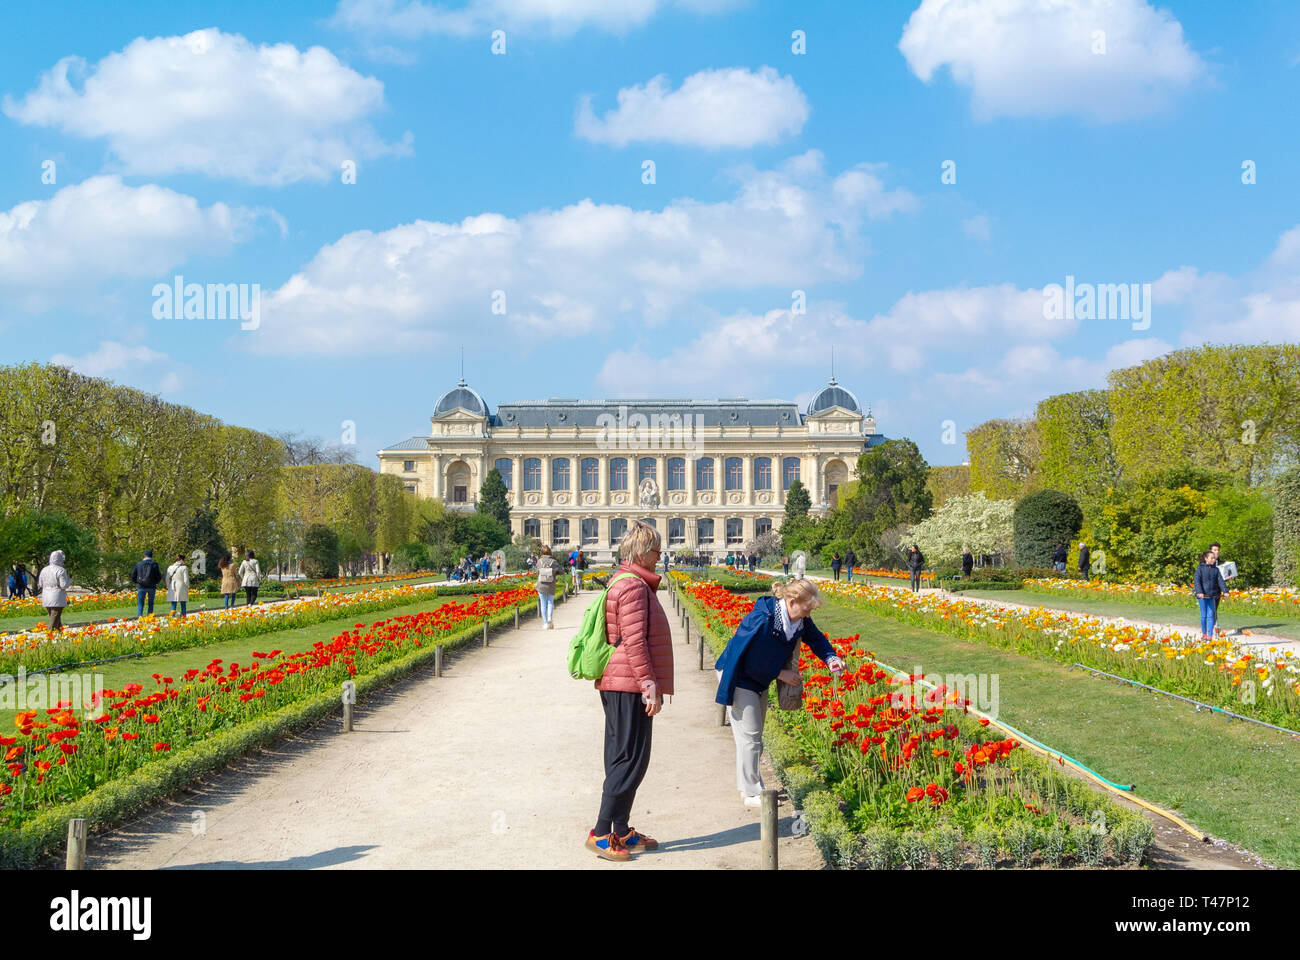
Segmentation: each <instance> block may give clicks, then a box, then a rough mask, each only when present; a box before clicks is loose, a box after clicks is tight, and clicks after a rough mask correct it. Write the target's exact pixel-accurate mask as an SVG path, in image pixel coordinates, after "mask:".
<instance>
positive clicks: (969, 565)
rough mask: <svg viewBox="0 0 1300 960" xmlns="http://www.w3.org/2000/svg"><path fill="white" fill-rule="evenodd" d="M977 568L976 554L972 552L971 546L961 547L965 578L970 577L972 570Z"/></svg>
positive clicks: (963, 575)
mask: <svg viewBox="0 0 1300 960" xmlns="http://www.w3.org/2000/svg"><path fill="white" fill-rule="evenodd" d="M974 569H975V555H974V554H972V553H971V552H970V547H962V548H961V575H962V578H963V579H966V580H969V579H970V572H971V571H972V570H974Z"/></svg>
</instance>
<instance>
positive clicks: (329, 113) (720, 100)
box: [0, 0, 1300, 465]
mask: <svg viewBox="0 0 1300 960" xmlns="http://www.w3.org/2000/svg"><path fill="white" fill-rule="evenodd" d="M3 16H4V20H5V30H4V39H3V40H0V44H2V46H0V51H2V52H3V56H0V97H3V101H2V104H0V106H2V108H3V109H2V112H0V303H3V309H0V343H3V347H2V348H0V361H2V362H5V363H13V362H24V361H29V360H35V361H49V360H51V359H57V360H58V361H59V362H64V363H69V364H71V365H73V366H75V367H77V368H78V369H81V370H83V371H84V372H87V373H92V374H95V375H99V376H105V377H108V378H110V379H112V380H115V381H117V382H120V383H124V384H128V385H131V386H134V387H138V388H141V389H145V390H149V391H153V392H159V393H160V394H161V395H162V396H164V397H165V398H166V399H168V400H173V401H176V402H180V403H185V404H189V405H191V406H194V407H196V408H198V409H200V410H203V411H205V412H208V413H212V414H214V415H216V416H218V417H221V418H222V419H224V420H226V421H228V422H232V423H238V424H242V425H246V426H250V427H255V428H258V429H263V430H280V429H289V430H301V431H304V432H307V433H312V434H317V435H320V436H323V437H325V438H326V439H327V440H335V441H336V440H338V439H340V434H341V430H342V424H343V422H344V421H352V422H353V423H355V425H356V443H357V459H358V461H359V462H361V463H365V464H370V465H374V464H375V462H376V461H375V458H374V456H373V453H374V451H375V450H376V449H377V448H379V447H381V446H384V445H386V444H388V443H392V442H395V441H398V440H402V439H405V438H406V437H408V436H411V435H414V434H418V433H423V432H427V428H428V416H429V414H430V412H431V411H432V408H433V405H434V403H435V402H436V400H437V398H438V396H439V395H440V394H441V392H442V391H443V390H445V389H447V388H448V387H449V386H451V385H452V384H453V383H454V382H455V380H456V378H457V376H458V374H459V362H460V361H459V357H460V349H461V347H462V346H463V347H464V351H465V374H466V378H467V379H468V380H469V382H470V383H471V385H473V386H474V387H476V388H477V389H478V390H479V391H480V392H481V393H482V394H483V395H484V397H485V398H486V399H487V401H488V402H489V404H492V405H494V406H495V405H496V404H498V403H501V402H506V401H511V400H521V399H535V398H543V397H547V396H570V397H573V396H577V397H584V398H591V397H597V398H599V397H615V396H695V397H703V398H708V397H718V396H750V397H762V398H768V397H776V398H783V399H798V400H806V399H807V398H808V397H809V395H810V394H811V393H812V392H814V391H815V390H816V389H818V388H819V387H820V386H821V385H822V384H824V383H825V381H826V379H827V377H828V375H829V368H830V355H831V348H832V345H833V346H834V349H835V358H836V359H835V372H836V375H837V378H838V379H839V380H840V382H842V383H844V384H845V385H847V386H849V387H850V388H851V389H852V390H854V391H855V392H856V393H857V395H858V397H859V398H860V399H861V401H862V403H863V404H864V405H866V406H870V407H871V408H872V410H873V411H874V413H875V415H876V417H877V422H878V425H879V428H880V430H881V431H882V432H884V433H885V434H887V435H889V436H895V437H896V436H907V437H911V438H912V439H914V440H916V442H917V443H918V444H919V445H920V447H921V450H922V452H923V453H924V454H925V456H926V457H927V458H928V459H929V460H930V462H931V463H935V464H948V463H959V462H961V461H962V460H963V459H964V458H965V446H964V440H963V438H962V436H961V432H962V431H963V430H964V429H966V428H967V427H970V426H973V425H974V424H976V423H979V422H981V421H982V420H985V419H987V418H989V417H995V416H1017V415H1024V414H1027V413H1030V412H1032V409H1033V406H1034V404H1035V403H1036V402H1037V401H1038V400H1039V399H1041V398H1042V397H1044V396H1047V395H1049V394H1052V393H1056V392H1061V391H1063V390H1073V389H1082V388H1085V387H1091V386H1099V385H1101V384H1102V383H1103V382H1104V377H1105V374H1106V372H1107V371H1108V370H1109V369H1113V368H1115V367H1117V366H1126V365H1128V364H1130V363H1134V362H1139V361H1141V360H1143V359H1146V358H1148V357H1151V356H1155V355H1158V354H1159V353H1162V352H1164V351H1167V350H1169V349H1174V348H1178V347H1182V346H1187V345H1191V344H1196V343H1202V342H1207V341H1208V342H1266V341H1267V342H1279V341H1294V340H1296V339H1300V284H1298V282H1297V279H1296V278H1297V276H1300V270H1297V269H1296V268H1297V267H1298V266H1300V230H1296V228H1297V225H1298V224H1300V195H1298V194H1297V192H1296V189H1295V184H1296V182H1297V173H1298V172H1300V171H1298V169H1297V168H1298V166H1300V161H1297V160H1296V157H1297V156H1300V150H1297V146H1298V144H1297V140H1298V139H1300V133H1297V128H1296V124H1295V123H1294V122H1293V120H1294V106H1293V104H1294V102H1295V101H1296V98H1297V90H1296V87H1297V79H1298V78H1300V73H1298V71H1300V29H1298V27H1300V7H1297V6H1296V5H1295V4H1290V3H1285V2H1280V0H1279V2H1267V0H1258V2H1248V3H1246V4H1243V5H1240V6H1232V7H1231V8H1229V7H1228V5H1222V4H1214V3H1203V2H1196V3H1192V2H1175V3H1171V4H1159V5H1156V4H1150V3H1147V2H1144V0H1054V2H1053V3H1051V4H1047V5H1041V4H1039V3H1037V2H1031V0H1024V2H1006V0H1000V2H993V0H924V2H923V0H907V2H903V0H899V2H894V0H880V2H871V3H853V4H849V3H843V2H837V3H832V2H804V3H793V2H792V3H784V2H759V0H750V2H745V0H627V2H615V0H600V2H597V0H448V2H447V3H443V4H439V3H434V2H432V0H429V2H419V0H417V2H411V0H342V2H340V3H337V4H336V3H278V4H274V5H269V4H262V3H220V4H217V3H206V4H198V3H177V2H167V3H163V2H158V3H144V2H123V3H119V4H114V5H111V6H110V5H102V4H98V3H61V2H47V3H45V4H42V5H40V6H39V8H37V7H32V6H27V7H10V8H9V9H7V10H6V11H5V12H4V14H3ZM494 30H502V31H504V37H505V53H504V54H501V55H495V54H493V52H492V43H493V37H492V34H493V31H494ZM796 30H801V31H803V32H804V36H805V37H806V52H804V53H802V54H796V53H795V52H794V51H793V50H792V42H793V41H792V33H793V32H794V31H796ZM1097 31H1100V35H1099V34H1098V33H1097ZM1099 42H1101V43H1103V44H1104V52H1102V50H1101V49H1100V48H1098V43H1099ZM69 58H71V59H69ZM1288 104H1292V106H1288ZM48 161H53V173H54V182H53V183H47V182H43V179H42V176H43V173H44V174H46V179H48V171H49V169H50V167H49V165H48ZM345 161H351V162H353V163H355V165H356V171H357V173H356V182H355V183H344V182H342V177H341V173H342V169H343V167H342V164H343V163H344V162H345ZM645 161H653V163H654V168H655V169H654V172H655V182H654V183H652V184H647V183H644V182H643V164H644V162H645ZM945 161H952V163H953V164H955V170H956V182H955V183H944V182H942V180H941V174H942V172H943V165H944V163H945ZM1245 161H1251V162H1252V163H1253V164H1254V171H1255V180H1256V182H1255V183H1253V184H1249V185H1248V184H1244V183H1243V182H1242V177H1243V168H1242V164H1243V162H1245ZM1292 231H1295V232H1292ZM178 274H179V275H183V276H184V277H185V279H186V281H187V282H198V283H222V284H229V283H237V284H254V283H255V284H259V285H260V288H261V291H262V292H261V324H260V326H259V327H258V328H257V329H256V330H241V329H240V324H239V322H238V321H237V320H228V319H219V318H214V317H209V318H206V319H204V318H191V319H183V318H181V319H157V318H156V317H155V316H154V307H155V295H154V292H153V291H154V286H155V284H157V283H172V282H173V280H174V278H175V277H176V276H177V275H178ZM1067 276H1073V277H1075V278H1076V281H1077V282H1078V283H1094V284H1119V283H1124V284H1139V285H1141V284H1150V285H1151V286H1150V290H1151V306H1150V316H1149V320H1150V324H1149V327H1146V328H1138V329H1135V327H1134V324H1133V323H1131V322H1130V321H1129V320H1128V319H1124V318H1109V319H1088V318H1076V319H1074V320H1063V319H1054V318H1052V317H1049V316H1046V315H1045V312H1044V309H1043V303H1044V295H1043V288H1044V287H1045V286H1047V285H1049V284H1064V283H1065V282H1066V277H1067ZM796 290H801V291H803V292H804V296H805V298H806V304H807V309H806V312H803V313H798V312H792V310H791V307H792V303H793V302H794V296H793V292H794V291H796ZM496 291H501V292H502V293H503V294H504V303H505V313H504V315H502V314H494V313H493V312H492V304H493V297H494V295H496ZM945 421H952V423H953V424H954V425H955V427H956V437H955V439H956V443H953V444H950V443H945V442H944V425H945Z"/></svg>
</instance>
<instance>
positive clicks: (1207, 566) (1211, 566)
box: [1192, 550, 1223, 640]
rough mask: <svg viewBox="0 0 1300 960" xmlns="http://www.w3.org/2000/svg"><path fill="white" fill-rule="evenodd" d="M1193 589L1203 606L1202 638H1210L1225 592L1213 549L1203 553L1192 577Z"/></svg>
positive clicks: (1197, 599)
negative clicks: (1221, 598) (1221, 597)
mask: <svg viewBox="0 0 1300 960" xmlns="http://www.w3.org/2000/svg"><path fill="white" fill-rule="evenodd" d="M1192 591H1193V592H1194V593H1195V594H1196V603H1197V605H1198V606H1200V608H1201V639H1202V640H1210V639H1212V638H1213V637H1214V628H1215V626H1216V624H1217V623H1218V616H1219V615H1218V611H1219V597H1220V596H1222V594H1223V579H1222V578H1221V577H1220V576H1219V567H1218V563H1217V560H1216V558H1215V556H1214V553H1213V551H1210V550H1206V551H1205V552H1204V553H1203V554H1201V562H1200V563H1199V564H1198V565H1197V567H1196V573H1195V575H1193V577H1192Z"/></svg>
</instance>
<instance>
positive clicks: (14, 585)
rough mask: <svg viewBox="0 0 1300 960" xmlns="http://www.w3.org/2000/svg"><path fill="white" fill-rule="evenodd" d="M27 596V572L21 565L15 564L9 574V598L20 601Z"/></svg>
mask: <svg viewBox="0 0 1300 960" xmlns="http://www.w3.org/2000/svg"><path fill="white" fill-rule="evenodd" d="M26 595H27V570H26V568H24V567H23V565H22V564H21V563H15V564H14V565H13V568H12V572H10V574H9V596H11V597H13V598H15V599H18V600H21V599H22V598H23V597H25V596H26Z"/></svg>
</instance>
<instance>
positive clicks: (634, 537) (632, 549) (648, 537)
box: [618, 520, 662, 561]
mask: <svg viewBox="0 0 1300 960" xmlns="http://www.w3.org/2000/svg"><path fill="white" fill-rule="evenodd" d="M661 542H662V541H661V540H660V537H659V531H658V530H656V529H655V528H654V527H652V526H650V524H648V523H643V522H641V521H640V520H636V521H633V523H632V526H630V527H629V528H628V531H627V533H626V534H625V535H624V536H623V541H622V543H620V544H619V545H618V555H619V556H620V557H622V558H623V559H624V560H633V561H635V560H636V558H637V557H644V556H645V555H646V554H647V553H649V552H650V551H651V550H654V549H656V548H657V547H658V546H659V544H660V543H661Z"/></svg>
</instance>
